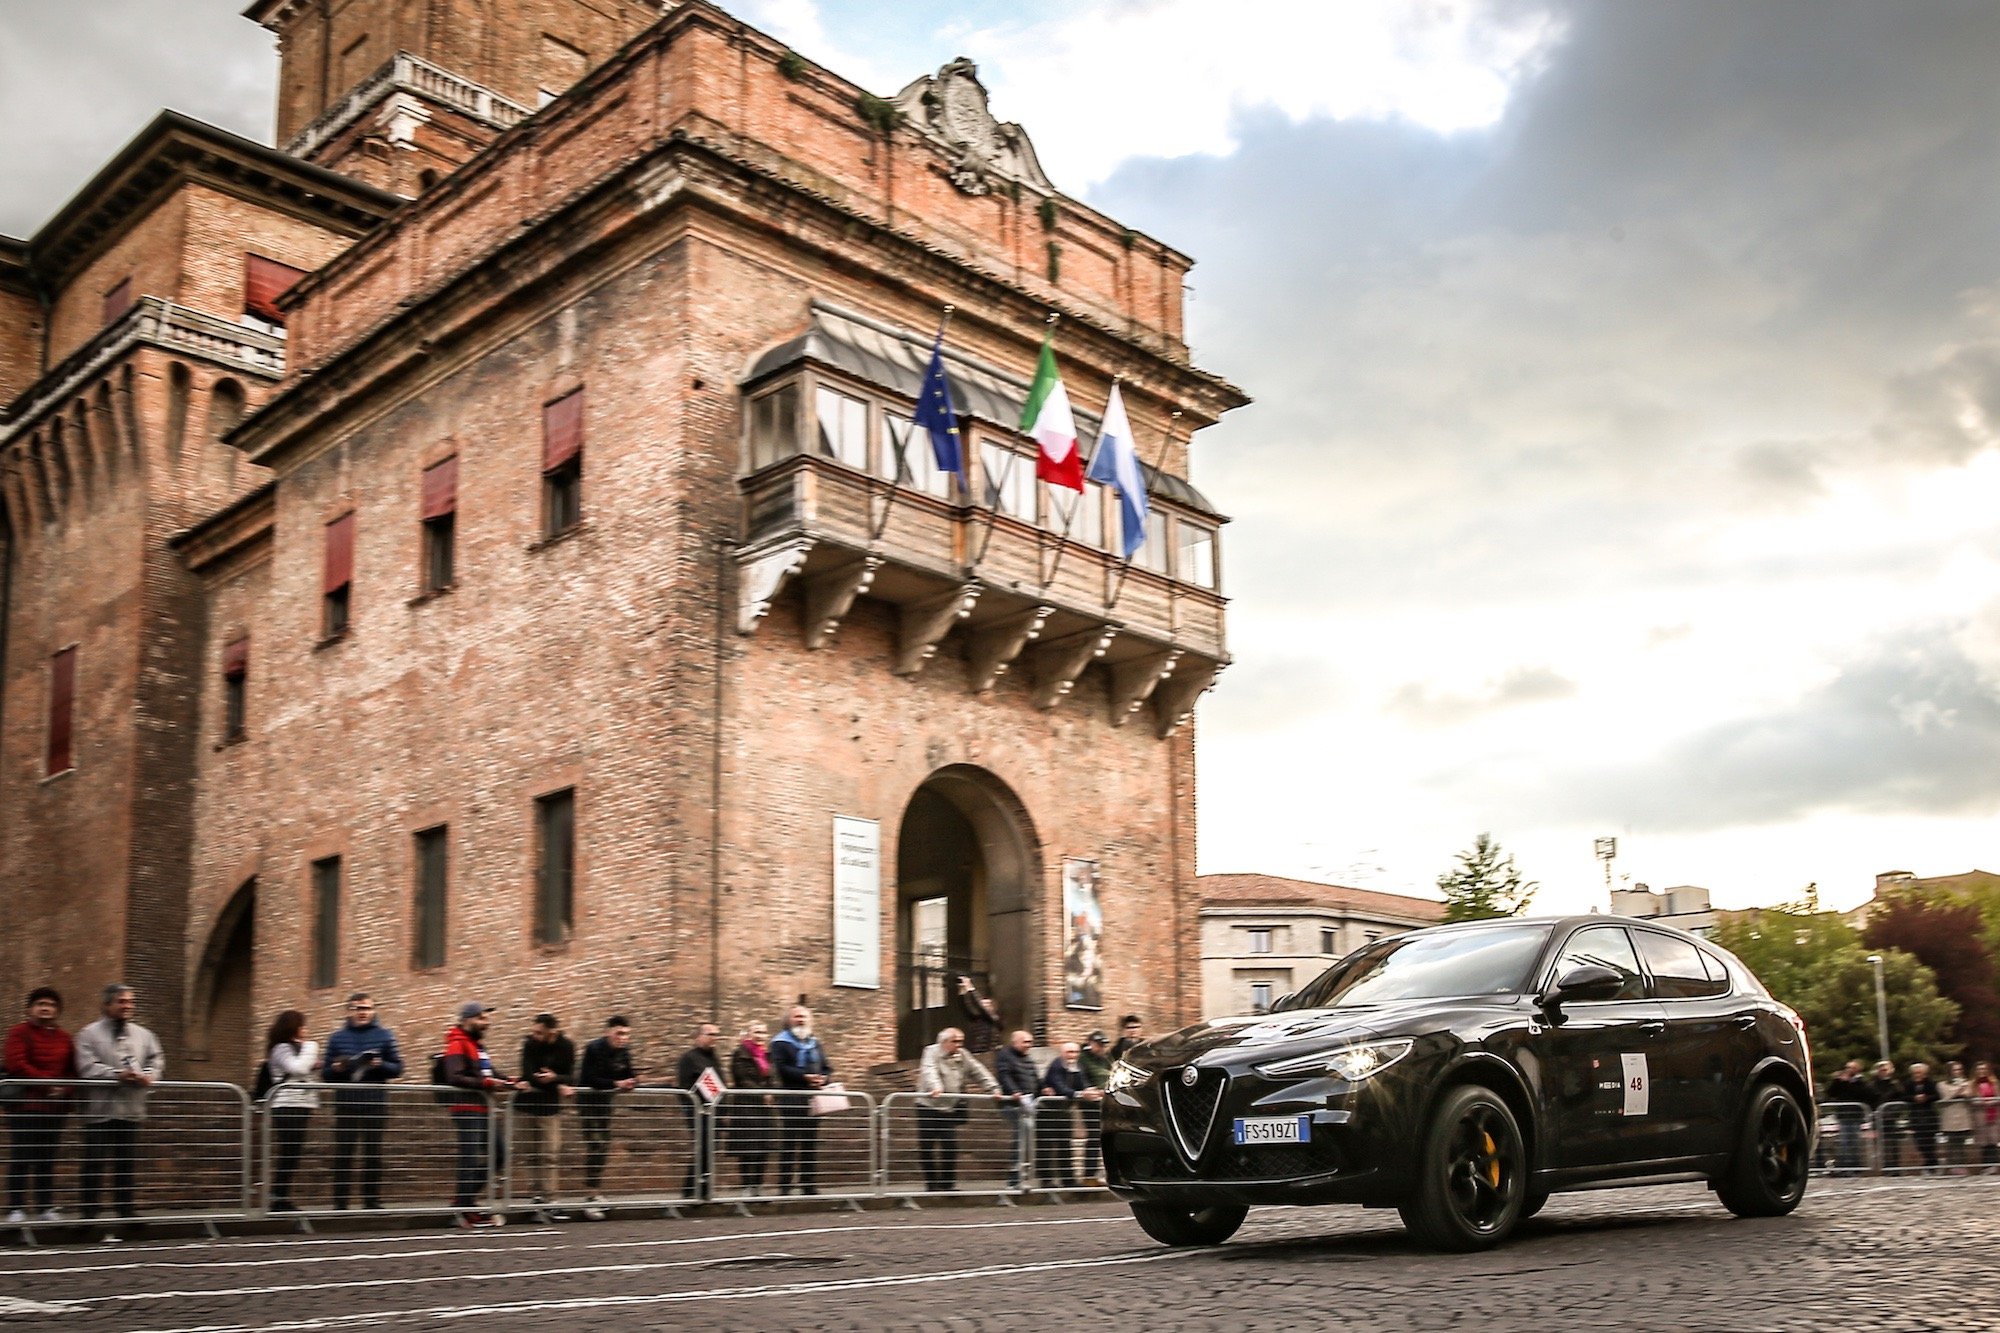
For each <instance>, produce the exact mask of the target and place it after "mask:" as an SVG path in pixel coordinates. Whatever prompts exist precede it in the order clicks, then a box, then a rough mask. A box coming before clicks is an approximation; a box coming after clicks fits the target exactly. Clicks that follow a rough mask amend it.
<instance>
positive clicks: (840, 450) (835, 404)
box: [816, 387, 868, 468]
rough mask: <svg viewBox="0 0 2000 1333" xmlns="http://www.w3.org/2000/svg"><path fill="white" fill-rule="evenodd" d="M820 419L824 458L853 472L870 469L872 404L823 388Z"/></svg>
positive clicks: (821, 444)
mask: <svg viewBox="0 0 2000 1333" xmlns="http://www.w3.org/2000/svg"><path fill="white" fill-rule="evenodd" d="M816 415H817V419H818V422H819V452H820V455H821V457H824V458H831V459H833V460H834V461H835V462H838V463H845V464H847V466H849V467H852V468H866V467H867V466H868V404H866V403H864V402H862V401H861V400H860V399H859V398H849V397H848V396H847V395H846V394H844V393H838V392H836V391H834V390H832V389H828V388H825V387H821V389H820V391H819V396H818V399H817V408H816Z"/></svg>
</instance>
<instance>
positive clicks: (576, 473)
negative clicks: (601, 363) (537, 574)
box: [542, 389, 583, 539]
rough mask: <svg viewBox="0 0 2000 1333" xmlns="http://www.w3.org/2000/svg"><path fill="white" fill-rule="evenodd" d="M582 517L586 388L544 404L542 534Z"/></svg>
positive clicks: (556, 533)
mask: <svg viewBox="0 0 2000 1333" xmlns="http://www.w3.org/2000/svg"><path fill="white" fill-rule="evenodd" d="M582 521H583V390H582V389H577V390H575V391H574V392H572V393H567V394H564V395H563V396H562V397H561V398H558V399H556V400H555V401H554V402H552V403H549V404H547V405H546V406H545V407H543V408H542V536H543V537H544V538H545V539H546V538H549V537H556V536H560V535H561V534H563V533H565V532H568V531H569V530H570V529H571V528H573V527H575V526H576V525H577V524H579V523H581V522H582Z"/></svg>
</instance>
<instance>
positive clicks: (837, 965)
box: [833, 815, 882, 990]
mask: <svg viewBox="0 0 2000 1333" xmlns="http://www.w3.org/2000/svg"><path fill="white" fill-rule="evenodd" d="M833 984H834V985H836V986H852V987H854V988H856V989H858V990H880V989H881V988H882V826H881V825H880V824H878V823H876V822H875V821H874V820H872V819H850V818H849V817H847V816H845V815H836V816H834V820H833Z"/></svg>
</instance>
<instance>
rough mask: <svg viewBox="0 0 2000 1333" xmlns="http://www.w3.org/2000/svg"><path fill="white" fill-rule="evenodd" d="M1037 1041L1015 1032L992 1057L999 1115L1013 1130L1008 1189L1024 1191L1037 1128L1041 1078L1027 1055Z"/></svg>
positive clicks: (1008, 1166) (1008, 1167) (1027, 1035)
mask: <svg viewBox="0 0 2000 1333" xmlns="http://www.w3.org/2000/svg"><path fill="white" fill-rule="evenodd" d="M1034 1044H1035V1039H1034V1037H1032V1036H1031V1035H1029V1034H1028V1033H1026V1032H1021V1031H1018V1030H1017V1031H1016V1032H1015V1033H1014V1035H1013V1036H1011V1037H1009V1038H1007V1044H1006V1045H1005V1046H1002V1047H1001V1048H1000V1050H999V1052H998V1053H997V1054H996V1055H995V1056H994V1057H993V1076H994V1078H995V1079H997V1080H998V1081H999V1084H1000V1112H1001V1114H1002V1115H1005V1116H1006V1117H1007V1123H1008V1124H1009V1125H1011V1126H1013V1129H1014V1155H1013V1158H1012V1159H1011V1160H1010V1161H1009V1162H1008V1163H1007V1188H1008V1189H1010V1190H1017V1189H1019V1188H1021V1168H1022V1166H1023V1164H1024V1163H1025V1162H1026V1161H1027V1157H1028V1134H1029V1131H1030V1130H1031V1129H1032V1128H1033V1126H1034V1110H1033V1108H1034V1103H1035V1092H1036V1090H1037V1089H1038V1088H1040V1087H1041V1079H1040V1078H1039V1077H1037V1075H1036V1073H1035V1061H1034V1059H1033V1057H1031V1056H1030V1055H1029V1054H1028V1051H1029V1048H1031V1047H1032V1046H1033V1045H1034Z"/></svg>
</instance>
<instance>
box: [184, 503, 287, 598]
mask: <svg viewBox="0 0 2000 1333" xmlns="http://www.w3.org/2000/svg"><path fill="white" fill-rule="evenodd" d="M277 523H278V484H277V483H276V482H275V481H267V482H265V483H264V484H263V485H261V486H259V487H257V488H256V489H255V490H253V491H251V492H249V493H248V494H246V495H244V496H243V497H242V498H241V499H239V500H237V501H235V502H234V503H232V504H230V505H228V506H226V507H224V508H222V509H219V510H217V511H216V512H215V513H213V514H210V515H209V516H208V517H207V518H204V519H202V520H201V521H200V522H199V523H196V524H195V525H194V526H193V527H191V528H185V529H183V530H182V531H180V532H177V533H175V534H174V535H173V536H172V537H171V538H169V539H168V541H167V545H169V546H171V547H173V548H174V549H175V550H177V551H179V552H180V553H181V560H182V561H183V562H184V563H185V564H186V565H187V567H188V569H189V570H191V571H192V572H194V573H196V574H201V575H213V574H218V573H224V572H227V571H228V570H229V569H230V568H232V567H234V566H236V565H237V564H239V563H242V562H244V561H246V560H248V559H251V558H254V557H255V556H257V555H259V554H267V553H268V547H269V545H270V540H271V536H272V534H273V533H274V532H275V531H276V529H277Z"/></svg>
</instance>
